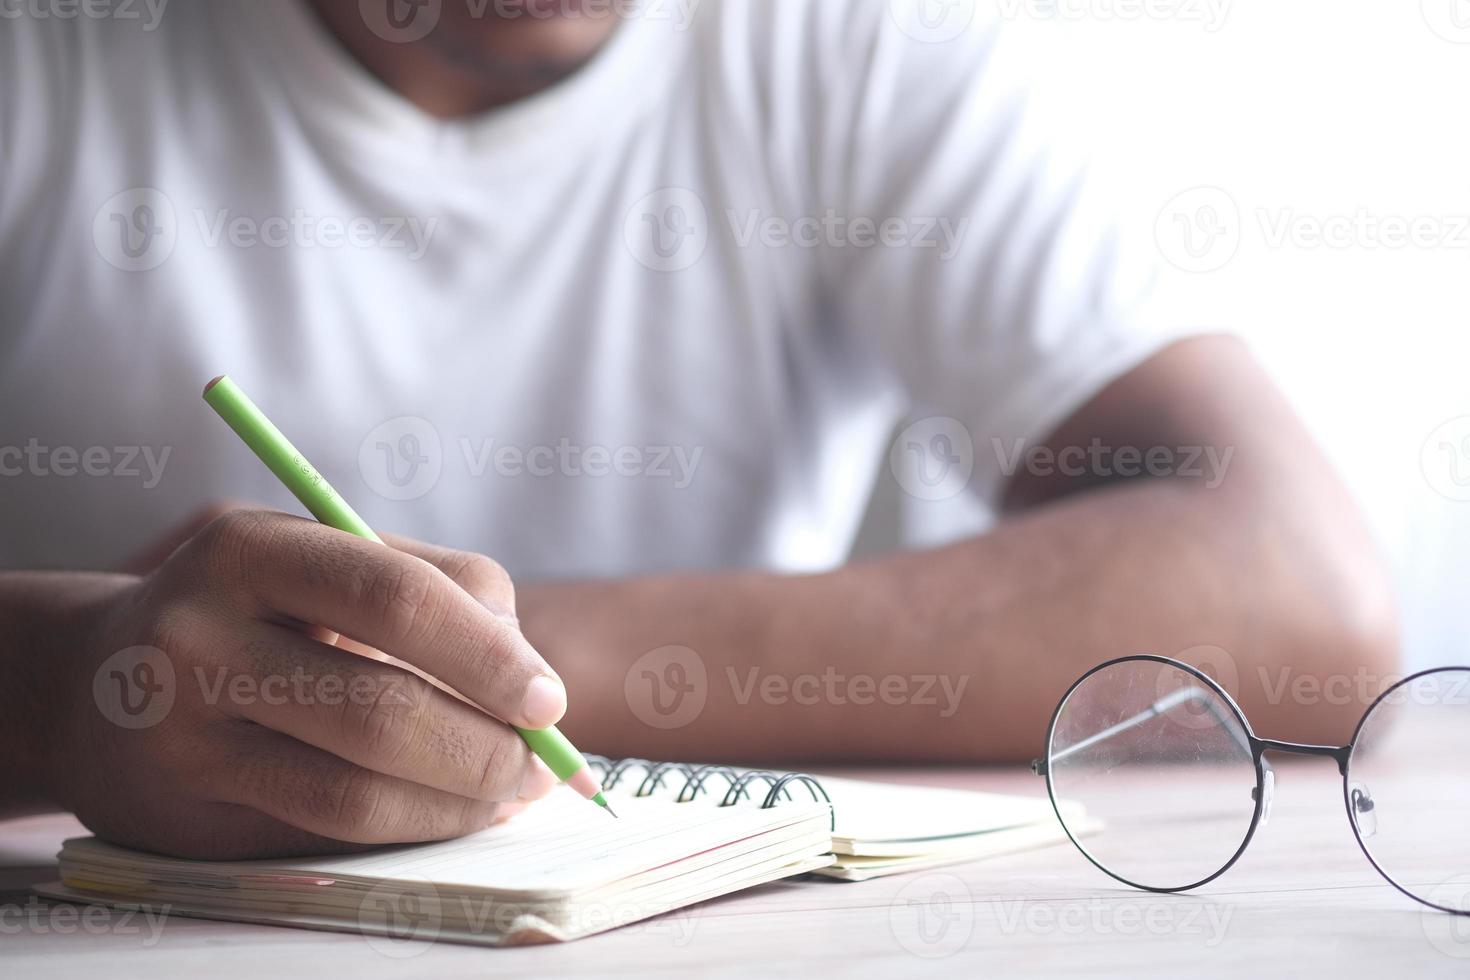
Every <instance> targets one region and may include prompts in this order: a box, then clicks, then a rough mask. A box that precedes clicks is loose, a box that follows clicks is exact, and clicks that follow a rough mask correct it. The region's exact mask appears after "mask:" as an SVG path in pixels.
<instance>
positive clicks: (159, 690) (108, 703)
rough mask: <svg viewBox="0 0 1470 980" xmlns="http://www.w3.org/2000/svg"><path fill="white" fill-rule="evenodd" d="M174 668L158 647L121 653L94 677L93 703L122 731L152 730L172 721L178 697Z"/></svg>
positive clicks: (103, 715)
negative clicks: (169, 719) (175, 700)
mask: <svg viewBox="0 0 1470 980" xmlns="http://www.w3.org/2000/svg"><path fill="white" fill-rule="evenodd" d="M177 688H178V686H177V683H176V680H175V678H174V665H173V662H172V661H171V660H169V658H168V655H167V654H165V653H164V652H163V651H162V650H160V649H158V648H157V647H150V646H135V647H128V648H127V649H126V650H119V651H118V652H117V653H114V654H113V655H112V656H110V657H108V658H107V659H106V660H104V661H103V662H102V665H101V666H100V667H98V668H97V672H96V673H95V674H93V675H92V699H93V701H95V702H96V704H97V710H99V711H101V712H102V717H104V718H106V719H107V720H108V721H110V722H112V723H113V724H114V725H117V726H118V727H119V728H127V729H131V730H138V729H143V728H152V727H153V726H154V725H157V724H158V723H159V722H161V721H163V720H164V719H165V718H167V717H168V714H169V712H170V711H172V710H173V706H174V698H175V696H176V694H177Z"/></svg>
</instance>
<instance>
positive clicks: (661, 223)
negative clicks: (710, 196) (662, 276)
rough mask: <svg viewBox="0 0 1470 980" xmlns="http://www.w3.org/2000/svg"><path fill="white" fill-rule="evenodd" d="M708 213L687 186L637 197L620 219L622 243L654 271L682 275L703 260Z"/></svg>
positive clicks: (708, 229)
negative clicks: (621, 222)
mask: <svg viewBox="0 0 1470 980" xmlns="http://www.w3.org/2000/svg"><path fill="white" fill-rule="evenodd" d="M709 234H710V227H709V213H708V212H707V211H706V210H705V206H704V200H703V199H702V198H701V197H700V196H699V195H698V194H696V193H695V192H694V191H692V190H690V189H689V188H687V187H662V188H659V189H658V190H656V191H654V192H653V193H651V194H649V195H647V196H646V197H643V198H640V199H639V200H638V201H637V202H636V203H635V204H634V205H633V206H632V207H631V208H629V209H628V213H627V215H626V216H625V217H624V219H623V243H624V244H625V245H626V246H627V247H628V251H629V252H630V253H632V255H633V258H635V259H636V260H637V261H638V262H639V263H640V264H641V265H643V266H646V267H647V268H649V269H652V270H653V271H655V272H682V271H683V270H685V269H688V268H691V267H692V266H693V265H694V264H695V263H696V262H698V261H699V260H700V259H701V258H703V257H704V252H705V249H706V248H707V247H708V246H709Z"/></svg>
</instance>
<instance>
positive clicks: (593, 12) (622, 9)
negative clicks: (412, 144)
mask: <svg viewBox="0 0 1470 980" xmlns="http://www.w3.org/2000/svg"><path fill="white" fill-rule="evenodd" d="M702 3H703V0H358V13H359V15H360V16H361V17H362V22H363V24H365V25H366V26H367V29H368V30H370V31H372V32H373V33H374V34H376V35H377V36H378V37H380V38H382V39H383V40H384V41H388V42H389V43H391V44H411V43H413V42H415V41H422V40H423V39H424V38H426V37H428V36H429V35H430V34H432V33H433V32H434V30H435V28H437V27H438V26H439V25H440V24H441V23H444V24H445V25H446V26H447V27H454V26H457V25H458V24H460V23H462V22H463V21H465V20H470V21H478V20H485V19H489V18H493V19H495V20H501V21H517V20H543V21H546V20H578V19H581V20H606V19H610V18H617V19H619V20H634V19H639V20H648V21H658V22H662V23H665V24H668V25H669V26H670V27H671V28H672V29H673V30H676V31H687V30H689V28H690V27H692V26H693V24H694V18H695V16H696V15H697V13H698V11H699V8H700V6H701V5H702Z"/></svg>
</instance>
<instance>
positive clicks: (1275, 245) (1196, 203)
mask: <svg viewBox="0 0 1470 980" xmlns="http://www.w3.org/2000/svg"><path fill="white" fill-rule="evenodd" d="M1252 230H1253V235H1252V241H1256V242H1258V243H1259V244H1260V245H1261V246H1262V247H1264V248H1268V249H1273V250H1279V249H1287V248H1290V249H1295V250H1298V251H1311V250H1316V249H1326V250H1329V251H1349V250H1351V251H1360V252H1377V251H1399V250H1401V249H1416V250H1421V251H1438V250H1457V251H1465V250H1470V214H1394V213H1384V212H1377V211H1374V210H1372V209H1370V208H1364V207H1358V208H1354V209H1352V210H1351V211H1342V212H1308V211H1302V210H1299V209H1298V208H1295V207H1292V206H1289V205H1282V206H1276V207H1258V208H1255V209H1254V210H1253V211H1252V212H1250V219H1249V220H1247V219H1245V218H1243V217H1242V212H1241V208H1240V206H1239V204H1237V203H1236V200H1235V198H1234V197H1233V196H1231V194H1230V193H1229V192H1227V191H1225V190H1224V189H1223V188H1220V187H1193V188H1190V189H1189V190H1186V191H1181V192H1180V193H1179V194H1176V195H1175V196H1174V197H1173V198H1171V199H1170V200H1169V201H1168V202H1167V203H1166V204H1165V205H1164V206H1163V208H1162V209H1160V211H1159V214H1158V218H1157V219H1156V221H1155V223H1154V238H1155V241H1156V242H1157V244H1158V248H1159V253H1160V254H1161V255H1163V257H1164V258H1165V259H1166V260H1167V261H1168V262H1169V263H1170V264H1171V265H1173V266H1175V267H1176V268H1178V269H1182V270H1183V271H1185V272H1194V273H1205V272H1215V271H1217V270H1219V269H1222V268H1224V267H1225V266H1226V265H1228V264H1230V262H1231V260H1233V259H1234V258H1235V256H1236V255H1237V253H1238V252H1239V251H1240V247H1241V244H1242V242H1243V241H1244V239H1245V236H1246V232H1247V231H1252Z"/></svg>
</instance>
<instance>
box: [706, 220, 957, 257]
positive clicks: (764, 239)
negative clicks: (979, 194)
mask: <svg viewBox="0 0 1470 980" xmlns="http://www.w3.org/2000/svg"><path fill="white" fill-rule="evenodd" d="M725 220H726V221H727V222H728V224H729V227H730V236H731V239H732V240H733V241H734V243H735V247H736V248H742V249H745V248H752V247H760V248H764V249H767V250H772V251H774V250H779V249H788V248H795V249H817V248H824V249H858V250H863V249H872V248H884V249H900V248H909V249H917V250H933V251H934V252H935V253H936V254H937V256H938V257H939V259H940V261H943V262H948V261H950V260H951V259H953V258H954V257H955V256H956V255H958V254H959V252H960V248H961V247H962V246H963V244H964V239H965V233H966V232H968V231H969V229H970V219H969V218H961V219H960V220H959V221H953V220H951V219H950V218H947V217H944V216H941V215H914V216H911V217H910V216H900V215H888V216H886V217H883V218H874V217H870V216H868V215H848V214H843V213H842V212H840V211H838V210H837V209H835V208H828V209H827V210H826V211H824V212H822V213H821V214H819V215H817V214H812V215H798V216H796V217H789V216H786V215H779V214H767V213H765V212H763V211H761V210H760V209H758V208H751V209H745V210H741V209H739V208H729V209H727V210H726V211H725Z"/></svg>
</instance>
